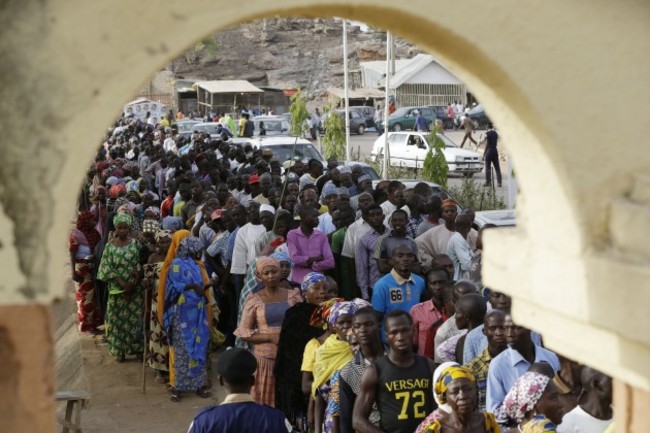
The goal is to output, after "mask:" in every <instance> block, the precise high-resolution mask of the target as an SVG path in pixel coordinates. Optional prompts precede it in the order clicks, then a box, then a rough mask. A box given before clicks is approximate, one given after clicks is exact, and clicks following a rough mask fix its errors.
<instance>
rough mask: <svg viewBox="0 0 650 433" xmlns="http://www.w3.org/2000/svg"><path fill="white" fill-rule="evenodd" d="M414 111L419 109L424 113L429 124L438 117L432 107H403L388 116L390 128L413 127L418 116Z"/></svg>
mask: <svg viewBox="0 0 650 433" xmlns="http://www.w3.org/2000/svg"><path fill="white" fill-rule="evenodd" d="M414 111H418V112H419V113H420V114H421V115H423V116H424V118H425V119H427V123H429V124H431V123H432V122H433V121H434V120H435V119H436V114H435V113H434V111H433V109H432V108H431V107H402V108H398V109H397V110H395V112H394V113H393V114H391V115H390V116H388V130H389V131H404V130H407V129H413V127H414V126H415V118H416V115H415V113H413V112H414ZM384 124H385V122H384Z"/></svg>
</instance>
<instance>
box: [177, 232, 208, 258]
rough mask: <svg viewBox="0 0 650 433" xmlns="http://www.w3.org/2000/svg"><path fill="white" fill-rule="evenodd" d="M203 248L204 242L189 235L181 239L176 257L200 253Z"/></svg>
mask: <svg viewBox="0 0 650 433" xmlns="http://www.w3.org/2000/svg"><path fill="white" fill-rule="evenodd" d="M202 250H203V242H201V240H200V239H199V238H197V237H194V236H188V237H186V238H185V239H183V240H182V241H181V244H180V246H179V247H178V251H176V257H179V258H185V257H187V256H189V255H190V254H191V255H195V254H198V253H200V252H201V251H202Z"/></svg>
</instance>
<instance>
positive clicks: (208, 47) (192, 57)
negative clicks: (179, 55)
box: [185, 35, 219, 64]
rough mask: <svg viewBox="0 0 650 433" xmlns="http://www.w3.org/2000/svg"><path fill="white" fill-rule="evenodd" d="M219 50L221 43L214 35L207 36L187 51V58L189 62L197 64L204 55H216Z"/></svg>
mask: <svg viewBox="0 0 650 433" xmlns="http://www.w3.org/2000/svg"><path fill="white" fill-rule="evenodd" d="M218 52H219V44H218V43H217V40H216V39H215V38H214V36H212V35H210V36H206V37H205V38H203V39H201V40H200V41H198V42H197V43H196V44H194V46H193V47H192V49H190V50H188V51H186V52H185V60H186V61H187V63H188V64H196V63H198V62H199V60H200V59H201V58H202V57H203V58H206V57H215V56H216V55H217V53H218Z"/></svg>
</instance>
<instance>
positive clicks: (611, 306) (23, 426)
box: [0, 0, 650, 432]
mask: <svg viewBox="0 0 650 433" xmlns="http://www.w3.org/2000/svg"><path fill="white" fill-rule="evenodd" d="M435 3H436V4H435V5H434V7H435V10H436V13H435V14H415V15H414V14H413V11H422V10H430V9H431V8H432V3H431V0H413V1H412V2H409V3H408V4H407V3H396V2H394V1H391V0H345V1H344V0H285V1H284V2H282V3H281V4H279V3H277V2H268V1H266V0H250V1H248V2H246V3H244V4H239V3H232V2H225V1H223V0H216V1H215V0H188V1H186V2H183V3H173V2H168V3H165V4H164V7H161V5H160V4H159V3H158V2H154V1H152V0H143V1H140V2H126V1H125V0H113V1H107V0H99V1H95V2H83V1H82V0H65V1H63V0H44V1H41V2H17V1H13V2H6V3H5V4H4V6H3V8H2V10H0V19H1V22H2V23H3V25H2V26H0V33H1V37H0V52H2V54H3V62H1V63H0V76H2V78H3V80H2V82H3V104H1V105H0V119H1V120H0V122H2V126H3V134H2V141H1V142H0V147H1V148H2V152H3V163H2V164H1V165H0V185H1V186H2V187H1V188H0V205H1V208H2V209H1V210H0V242H1V243H2V248H1V249H0V260H1V261H2V265H3V266H2V268H3V278H2V282H0V303H2V304H4V306H3V307H1V308H2V312H1V314H0V317H1V318H2V319H3V320H15V321H16V323H18V322H20V323H21V327H16V326H9V327H5V334H4V335H3V336H2V342H3V344H4V343H5V342H6V341H9V342H10V343H11V344H9V345H6V344H5V345H4V346H3V349H5V351H6V352H7V353H5V355H6V357H3V359H12V360H15V361H16V362H15V363H14V364H13V367H12V368H14V370H12V375H11V376H10V379H11V377H14V378H20V381H19V382H18V383H19V385H18V386H19V388H18V389H19V393H20V395H19V398H16V389H17V388H16V385H15V384H14V382H12V381H11V380H8V381H5V382H2V383H1V384H0V386H1V387H2V388H3V391H5V390H9V392H3V393H0V410H2V411H3V412H2V418H3V421H4V422H5V425H11V424H13V426H12V427H14V428H13V431H29V432H41V431H53V430H54V423H53V419H54V417H53V405H52V400H51V398H52V394H51V392H52V386H51V384H52V377H53V374H52V372H51V370H48V366H51V365H52V361H51V358H49V360H48V358H47V357H41V356H40V354H42V353H43V352H44V351H45V352H51V351H52V338H51V329H50V327H49V323H50V322H49V317H48V312H47V310H46V309H45V308H39V307H38V305H29V306H19V304H33V303H47V302H50V301H51V300H52V299H54V298H57V297H60V296H61V294H62V290H63V287H64V284H63V279H64V272H65V270H66V269H68V268H67V266H66V265H65V260H66V258H65V256H66V254H65V239H66V236H67V232H68V230H69V227H70V226H69V223H70V216H71V210H72V209H73V207H74V201H75V194H74V191H77V189H78V185H79V183H80V181H81V179H82V177H83V173H84V171H85V168H86V167H87V164H88V163H89V161H90V160H91V158H92V154H93V152H94V147H93V146H91V145H89V143H93V142H98V140H99V138H100V137H101V136H102V134H103V132H104V131H105V128H106V126H107V125H108V123H109V122H110V119H112V118H113V117H114V116H115V113H116V112H118V111H119V109H120V107H121V106H122V105H123V104H124V103H125V102H127V101H128V100H129V99H130V98H131V97H132V95H133V94H134V93H135V92H137V91H138V90H139V89H140V88H141V87H142V86H143V84H144V83H146V81H147V80H148V79H149V77H150V76H151V74H152V71H156V70H158V69H159V68H160V67H161V66H163V65H164V64H166V63H167V62H168V61H169V60H170V59H171V58H173V57H174V56H175V55H177V54H178V53H179V52H181V50H183V49H184V48H185V47H187V46H189V45H190V44H191V43H192V42H193V41H194V40H197V39H199V38H200V37H202V36H203V35H205V34H208V33H210V32H212V31H214V30H216V29H218V28H224V27H226V26H229V25H232V24H235V23H237V22H242V21H247V20H252V19H255V18H260V17H263V16H269V15H276V14H280V15H285V16H288V15H300V16H343V17H347V18H350V19H357V20H363V21H365V22H367V23H369V24H371V25H373V26H377V27H383V28H390V29H391V30H392V31H394V32H395V33H397V34H398V35H399V36H400V37H404V38H408V39H410V40H411V41H413V42H415V43H417V44H419V45H421V46H422V47H424V48H426V49H427V50H431V51H432V52H435V54H436V55H437V56H438V57H439V58H440V59H441V61H442V62H444V64H445V65H447V66H448V67H449V68H450V69H451V70H453V71H454V73H455V74H456V75H457V76H458V77H459V78H460V79H461V80H462V81H463V82H465V83H467V84H468V86H469V87H470V88H471V89H472V92H473V93H474V94H476V95H477V96H478V97H479V98H480V100H481V101H482V102H483V103H484V104H485V106H486V107H487V109H488V110H489V112H490V116H491V117H492V119H493V120H494V121H495V123H496V124H497V126H499V127H500V129H501V135H502V136H503V138H504V140H505V141H506V142H507V143H508V150H509V152H510V153H511V155H512V158H513V159H514V161H515V164H516V166H517V170H518V171H517V176H518V179H519V185H520V187H521V191H522V196H521V198H520V201H519V204H518V215H517V217H518V227H517V228H516V229H513V230H510V231H499V232H494V233H490V234H489V235H488V236H486V239H485V262H484V269H485V281H486V283H487V284H488V285H490V286H492V287H496V288H498V289H500V290H503V291H506V292H508V293H510V294H512V295H513V297H514V310H513V313H514V315H515V319H516V320H517V321H518V322H520V323H522V324H524V325H526V326H529V327H531V328H533V329H536V330H538V331H541V332H542V333H543V335H544V339H545V342H546V343H547V344H548V345H549V346H550V347H551V348H552V349H554V350H557V351H559V352H561V353H564V354H565V355H567V356H569V357H571V358H574V359H577V360H579V361H582V362H585V363H588V364H590V365H593V366H595V367H598V368H600V369H602V370H604V371H606V372H608V373H610V374H612V375H613V376H615V377H617V378H618V379H619V380H620V381H623V382H627V383H628V384H630V385H632V386H634V387H636V389H633V390H632V391H631V392H629V396H630V399H631V400H618V401H623V403H621V404H622V405H623V406H624V407H622V408H620V410H619V411H617V416H619V417H620V420H622V421H624V420H629V419H632V418H634V419H635V420H636V423H630V422H622V423H621V424H620V427H621V428H620V429H619V430H618V431H623V432H626V431H633V430H634V426H635V425H639V426H643V425H646V426H647V425H648V424H650V412H648V411H647V410H644V408H643V406H642V405H641V404H637V402H644V401H647V400H643V399H642V398H641V397H637V396H639V395H645V394H644V390H645V391H647V390H650V321H648V320H647V306H648V305H650V291H649V290H648V281H649V277H650V266H648V265H649V264H650V263H649V262H650V245H649V244H648V242H647V239H648V238H650V217H649V216H648V215H650V200H649V196H650V194H649V193H648V191H649V190H650V186H649V184H650V182H648V180H647V179H648V177H647V173H648V172H649V171H650V153H649V152H648V151H647V137H646V136H645V135H646V128H644V127H643V125H644V123H643V122H644V119H645V117H644V116H643V115H642V114H643V113H646V112H647V107H648V103H649V102H650V87H649V86H648V85H647V83H646V82H647V77H648V76H650V56H647V55H644V54H645V53H648V52H650V26H648V22H650V4H649V3H648V2H647V1H645V0H628V1H626V2H624V3H621V2H611V1H607V0H593V1H591V2H590V3H589V5H588V7H585V4H584V3H583V2H566V1H560V0H547V1H545V2H535V3H530V2H520V1H517V0H502V1H500V2H485V1H481V0H467V1H464V2H461V3H458V4H454V7H447V5H445V4H443V3H441V2H437V1H436V2H435ZM438 3H439V4H438ZM188 11H191V12H188ZM195 11H202V13H196V12H195ZM160 29H164V33H165V37H164V38H160V37H159V35H160V34H161V33H160ZM456 29H462V33H459V32H458V31H457V30H456ZM613 83H615V85H613ZM43 95H45V97H44V96H43ZM613 101H616V103H619V104H622V105H623V106H624V107H625V109H624V110H606V113H607V114H606V116H604V115H603V113H604V111H603V107H610V106H611V104H612V103H614V102H613ZM630 113H640V114H639V118H638V123H637V122H632V124H630ZM35 124H36V125H38V127H37V128H35V127H34V125H35ZM621 125H623V126H621ZM628 125H629V126H628ZM26 131H30V136H29V140H26V139H25V136H26ZM17 144H19V145H17ZM23 323H29V324H36V325H37V326H35V327H33V328H29V331H28V332H27V331H26V330H25V329H24V328H23V327H22V324H23ZM12 324H13V322H10V323H9V325H12ZM34 343H38V344H34ZM3 353H4V352H3ZM34 355H38V356H34ZM12 356H13V357H12ZM34 371H37V372H39V376H38V377H37V378H36V379H37V382H34V377H33V376H31V375H30V374H31V373H33V372H34ZM5 379H6V377H5ZM23 379H24V381H23ZM39 384H40V386H39ZM8 387H9V388H8ZM617 389H620V388H617ZM624 389H625V388H624ZM623 392H625V391H623ZM619 396H620V395H619ZM34 408H37V409H38V410H37V411H35V410H34ZM646 409H647V408H646ZM25 414H27V415H28V416H25ZM48 425H51V426H52V428H51V429H49V428H47V426H48ZM637 431H638V430H637Z"/></svg>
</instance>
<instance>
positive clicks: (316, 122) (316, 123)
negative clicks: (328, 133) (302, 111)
mask: <svg viewBox="0 0 650 433" xmlns="http://www.w3.org/2000/svg"><path fill="white" fill-rule="evenodd" d="M280 117H283V118H284V119H285V120H286V121H287V122H288V123H289V129H291V113H289V112H287V113H282V114H280ZM305 122H306V123H307V125H306V126H307V129H308V130H309V136H310V137H311V139H312V140H316V138H317V137H318V130H319V129H320V122H321V119H320V117H319V116H318V115H317V114H316V113H314V112H310V113H309V117H307V120H306V121H305Z"/></svg>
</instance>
